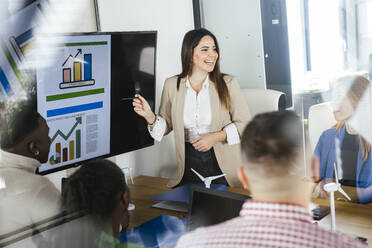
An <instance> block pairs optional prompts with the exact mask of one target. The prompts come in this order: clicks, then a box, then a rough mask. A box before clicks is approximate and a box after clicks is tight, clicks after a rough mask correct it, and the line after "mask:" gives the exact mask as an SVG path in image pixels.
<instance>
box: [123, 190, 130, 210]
mask: <svg viewBox="0 0 372 248" xmlns="http://www.w3.org/2000/svg"><path fill="white" fill-rule="evenodd" d="M122 203H123V205H124V208H125V209H127V208H128V205H129V192H128V190H126V191H124V193H123V195H122Z"/></svg>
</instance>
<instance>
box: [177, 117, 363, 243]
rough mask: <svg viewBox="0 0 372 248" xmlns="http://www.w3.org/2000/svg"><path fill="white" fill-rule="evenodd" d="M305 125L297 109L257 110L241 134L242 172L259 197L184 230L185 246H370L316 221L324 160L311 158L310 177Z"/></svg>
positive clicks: (243, 179) (240, 173) (239, 173)
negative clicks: (222, 218) (236, 212)
mask: <svg viewBox="0 0 372 248" xmlns="http://www.w3.org/2000/svg"><path fill="white" fill-rule="evenodd" d="M302 144H303V143H302V127H301V122H300V119H299V118H298V117H297V116H296V114H295V113H294V112H292V111H280V112H272V113H265V114H260V115H257V116H256V117H255V118H254V119H253V120H252V121H251V122H250V123H249V124H248V126H247V127H246V129H245V131H244V133H243V137H242V140H241V148H242V158H243V162H244V167H241V168H240V170H239V171H238V175H239V178H240V180H241V182H242V183H243V185H244V186H245V187H246V188H249V189H250V191H251V196H252V198H253V200H248V201H246V202H245V203H244V205H243V207H242V210H241V212H240V216H239V217H236V218H234V219H231V220H229V221H226V222H224V223H221V224H218V225H215V226H210V227H204V228H199V229H196V230H195V231H193V232H191V233H189V234H186V235H185V236H183V237H182V238H181V239H180V240H179V242H178V244H177V248H181V247H188V248H189V247H327V248H329V247H364V245H363V244H361V243H359V242H357V241H354V240H353V239H352V238H349V237H347V236H346V235H343V234H340V233H333V232H330V231H327V230H324V229H322V228H319V227H318V226H317V225H315V224H313V223H312V217H311V216H310V214H309V212H308V205H309V202H310V198H311V193H312V190H313V185H314V184H313V181H316V180H318V178H319V162H318V160H317V159H314V158H313V159H308V164H309V166H308V168H309V169H308V175H311V180H310V179H305V178H304V175H305V171H304V170H305V167H304V164H303V148H302Z"/></svg>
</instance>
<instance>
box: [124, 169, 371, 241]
mask: <svg viewBox="0 0 372 248" xmlns="http://www.w3.org/2000/svg"><path fill="white" fill-rule="evenodd" d="M167 182H168V179H165V178H159V177H149V176H138V177H136V178H134V184H129V188H130V190H131V202H132V203H134V204H135V206H136V209H135V210H134V211H131V212H130V225H129V228H131V227H136V226H139V225H141V224H143V223H145V222H147V221H149V220H151V219H153V218H155V217H157V216H159V215H161V214H168V215H173V216H178V217H182V216H183V214H182V213H177V212H172V211H165V210H160V209H155V208H152V207H151V205H153V204H155V203H157V202H159V201H152V200H149V199H150V198H151V197H153V196H157V195H160V194H162V193H164V192H167V191H169V190H171V189H169V188H168V187H167V186H166V184H167ZM228 190H229V191H231V192H234V193H239V194H249V192H248V191H246V190H244V189H239V188H230V187H228ZM312 201H313V202H314V203H315V204H318V205H325V206H328V205H329V201H328V200H327V199H313V200H312ZM335 205H336V225H337V230H339V231H342V232H343V233H346V234H348V235H350V236H352V237H356V236H362V237H365V238H367V239H368V241H369V244H370V247H372V204H367V205H363V204H355V203H350V202H339V201H336V203H335ZM319 225H320V226H322V227H324V228H326V229H330V226H331V216H330V214H329V215H327V216H326V217H325V218H323V219H322V220H321V221H320V222H319Z"/></svg>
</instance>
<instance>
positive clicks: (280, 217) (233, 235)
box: [176, 200, 366, 248]
mask: <svg viewBox="0 0 372 248" xmlns="http://www.w3.org/2000/svg"><path fill="white" fill-rule="evenodd" d="M183 247H185V248H186V247H187V248H191V247H214V248H217V247H324V248H332V247H366V246H365V245H364V244H362V243H360V242H357V241H354V240H353V239H352V238H350V237H348V236H346V235H344V234H339V233H333V232H330V231H327V230H325V229H322V228H320V227H318V226H317V225H315V224H313V222H312V217H311V216H310V214H309V213H308V211H307V210H306V209H305V208H304V207H302V206H299V205H294V204H287V203H269V202H259V201H252V200H248V201H246V202H245V203H244V205H243V208H242V210H241V211H240V216H239V217H236V218H234V219H231V220H229V221H226V222H223V223H220V224H218V225H214V226H210V227H202V228H198V229H197V230H195V231H193V232H190V233H188V234H186V235H184V236H183V237H182V238H181V239H180V240H179V241H178V244H177V246H176V248H183Z"/></svg>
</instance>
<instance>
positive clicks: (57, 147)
mask: <svg viewBox="0 0 372 248" xmlns="http://www.w3.org/2000/svg"><path fill="white" fill-rule="evenodd" d="M56 160H57V164H58V163H61V143H56Z"/></svg>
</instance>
